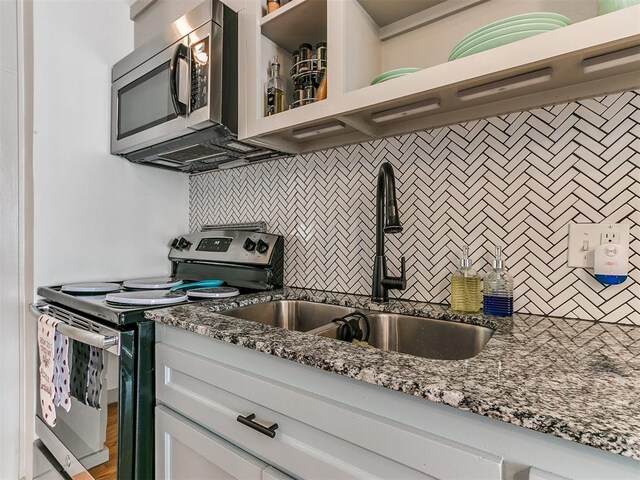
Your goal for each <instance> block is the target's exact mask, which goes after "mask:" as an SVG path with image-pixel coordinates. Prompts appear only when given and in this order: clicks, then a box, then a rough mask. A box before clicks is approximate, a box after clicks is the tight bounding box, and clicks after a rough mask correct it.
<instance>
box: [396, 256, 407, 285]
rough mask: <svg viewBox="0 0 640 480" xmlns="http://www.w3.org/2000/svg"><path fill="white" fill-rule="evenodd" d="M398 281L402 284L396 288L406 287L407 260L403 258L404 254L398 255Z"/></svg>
mask: <svg viewBox="0 0 640 480" xmlns="http://www.w3.org/2000/svg"><path fill="white" fill-rule="evenodd" d="M399 280H400V283H401V284H402V286H401V287H400V288H399V289H398V290H404V289H405V288H407V262H406V261H405V259H404V255H403V256H402V257H400V278H399Z"/></svg>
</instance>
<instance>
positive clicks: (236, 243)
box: [169, 230, 284, 266]
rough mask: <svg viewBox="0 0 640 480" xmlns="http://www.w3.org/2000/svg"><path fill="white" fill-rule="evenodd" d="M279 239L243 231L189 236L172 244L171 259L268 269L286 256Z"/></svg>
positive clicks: (225, 231)
mask: <svg viewBox="0 0 640 480" xmlns="http://www.w3.org/2000/svg"><path fill="white" fill-rule="evenodd" d="M283 251H284V239H283V238H282V237H281V236H279V235H272V234H270V233H261V232H247V231H242V230H212V231H207V232H199V233H189V234H186V235H182V236H180V237H177V238H175V239H174V240H173V241H172V242H171V251H170V252H169V259H170V260H172V261H183V262H189V261H193V262H219V263H235V264H247V265H263V266H268V265H270V264H271V263H272V261H273V259H274V258H276V257H277V256H278V255H280V256H281V255H283Z"/></svg>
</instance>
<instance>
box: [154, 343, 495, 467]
mask: <svg viewBox="0 0 640 480" xmlns="http://www.w3.org/2000/svg"><path fill="white" fill-rule="evenodd" d="M156 396H157V398H158V400H159V401H160V402H162V403H165V404H167V405H169V406H171V407H172V408H173V409H175V410H177V411H178V412H180V413H182V414H184V415H185V416H187V417H189V418H191V419H193V420H194V421H195V422H196V423H198V424H200V425H202V426H204V427H206V428H207V429H210V430H212V431H214V432H216V433H217V434H219V435H221V436H222V437H224V438H226V439H227V440H229V441H231V442H232V443H234V444H236V445H240V446H241V447H242V448H243V449H245V450H247V451H250V452H251V453H253V454H255V455H257V456H259V457H260V458H262V459H264V460H265V461H267V462H268V463H269V464H273V465H275V466H276V467H278V468H280V469H282V470H284V471H286V472H287V473H289V474H292V475H294V476H297V477H300V478H309V479H312V478H318V479H327V478H341V479H342V478H382V479H387V478H393V479H401V478H439V479H443V480H444V479H452V480H453V479H461V478H474V479H499V478H501V470H502V461H501V459H500V458H499V457H496V456H494V455H491V454H488V453H485V452H481V451H479V450H476V449H473V448H470V447H466V446H464V445H461V444H458V443H455V442H451V441H449V440H446V439H443V438H440V437H437V436H434V435H429V434H426V433H424V432H421V431H418V430H416V429H412V428H411V427H408V426H407V425H402V424H397V423H395V422H392V421H389V420H386V419H383V418H382V417H377V416H375V415H371V414H369V413H366V412H363V411H360V410H356V409H353V408H351V407H347V406H346V405H343V404H340V403H337V402H334V401H331V400H328V399H326V398H323V397H320V396H317V395H314V394H311V393H309V392H304V391H301V390H298V389H295V388H293V387H290V386H286V385H284V384H279V383H276V382H274V381H272V380H266V379H263V378H261V377H257V376H255V375H253V374H250V373H248V372H246V371H241V370H238V369H234V368H231V367H230V366H228V365H225V364H223V363H220V362H216V361H214V360H211V359H208V358H204V357H201V356H198V355H193V354H191V353H189V352H186V351H184V350H181V349H177V348H174V347H170V346H168V345H165V344H162V343H159V344H157V345H156ZM250 414H254V415H255V420H254V421H255V422H258V423H260V424H262V425H264V426H267V427H268V426H270V425H272V424H277V425H278V426H277V429H275V436H274V437H273V438H270V437H269V436H267V435H264V434H263V433H260V432H258V431H256V430H253V429H252V428H249V427H248V426H246V425H243V424H241V423H239V422H238V420H237V418H238V416H240V415H241V416H243V417H246V416H247V415H250Z"/></svg>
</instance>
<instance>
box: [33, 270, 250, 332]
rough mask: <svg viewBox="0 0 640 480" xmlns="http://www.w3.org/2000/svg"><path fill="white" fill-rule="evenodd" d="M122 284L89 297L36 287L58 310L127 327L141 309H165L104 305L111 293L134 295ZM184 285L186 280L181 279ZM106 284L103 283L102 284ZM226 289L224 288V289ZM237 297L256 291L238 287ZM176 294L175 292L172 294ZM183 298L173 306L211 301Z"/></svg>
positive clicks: (156, 306) (120, 282) (60, 286)
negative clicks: (68, 310)
mask: <svg viewBox="0 0 640 480" xmlns="http://www.w3.org/2000/svg"><path fill="white" fill-rule="evenodd" d="M125 282H126V281H117V282H108V283H115V284H118V285H120V289H119V290H118V292H110V293H108V294H107V293H105V294H100V295H91V294H86V293H84V294H71V293H68V292H67V291H63V289H62V287H63V286H62V285H59V286H52V287H39V288H38V295H40V296H41V297H43V298H44V299H45V300H47V301H48V302H53V303H56V304H58V305H60V306H61V307H63V308H64V307H66V308H69V309H72V310H75V311H77V312H79V313H82V314H85V315H91V316H94V317H98V318H100V319H102V320H105V321H107V322H109V323H114V324H120V325H124V324H129V323H134V322H137V321H140V320H141V319H142V316H143V313H144V312H145V310H150V309H153V308H163V307H167V306H172V305H167V304H158V305H123V304H113V303H110V302H107V296H108V295H111V294H113V293H115V294H116V295H118V294H126V295H130V294H133V295H135V293H134V292H135V290H131V289H127V288H124V287H123V286H122V285H123V284H125ZM184 282H185V283H187V282H188V280H184ZM102 283H106V282H102ZM225 288H228V287H225ZM237 290H238V293H239V294H240V295H242V294H245V293H255V292H257V290H252V289H247V288H239V289H237ZM138 292H152V293H153V294H155V295H158V294H160V295H162V294H163V293H162V292H165V293H168V292H169V289H166V290H158V289H156V290H138ZM176 293H177V292H176ZM180 294H181V295H182V296H183V298H184V300H183V301H181V302H179V303H175V304H174V305H181V304H187V303H196V302H202V301H206V300H212V299H211V298H195V297H188V296H187V295H186V293H185V292H180ZM145 295H147V293H143V294H142V295H141V296H145Z"/></svg>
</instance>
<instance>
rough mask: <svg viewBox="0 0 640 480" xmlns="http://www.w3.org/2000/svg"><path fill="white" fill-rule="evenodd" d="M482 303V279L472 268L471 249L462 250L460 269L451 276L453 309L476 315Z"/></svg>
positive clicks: (465, 247)
mask: <svg viewBox="0 0 640 480" xmlns="http://www.w3.org/2000/svg"><path fill="white" fill-rule="evenodd" d="M481 303H482V278H480V275H479V274H478V272H476V271H475V270H474V269H473V268H471V259H470V258H469V247H467V246H466V245H465V246H464V248H463V249H462V258H461V259H460V268H459V269H458V270H456V271H455V272H454V273H453V275H452V276H451V308H452V309H453V311H455V312H467V313H476V312H479V311H480V306H481Z"/></svg>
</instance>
